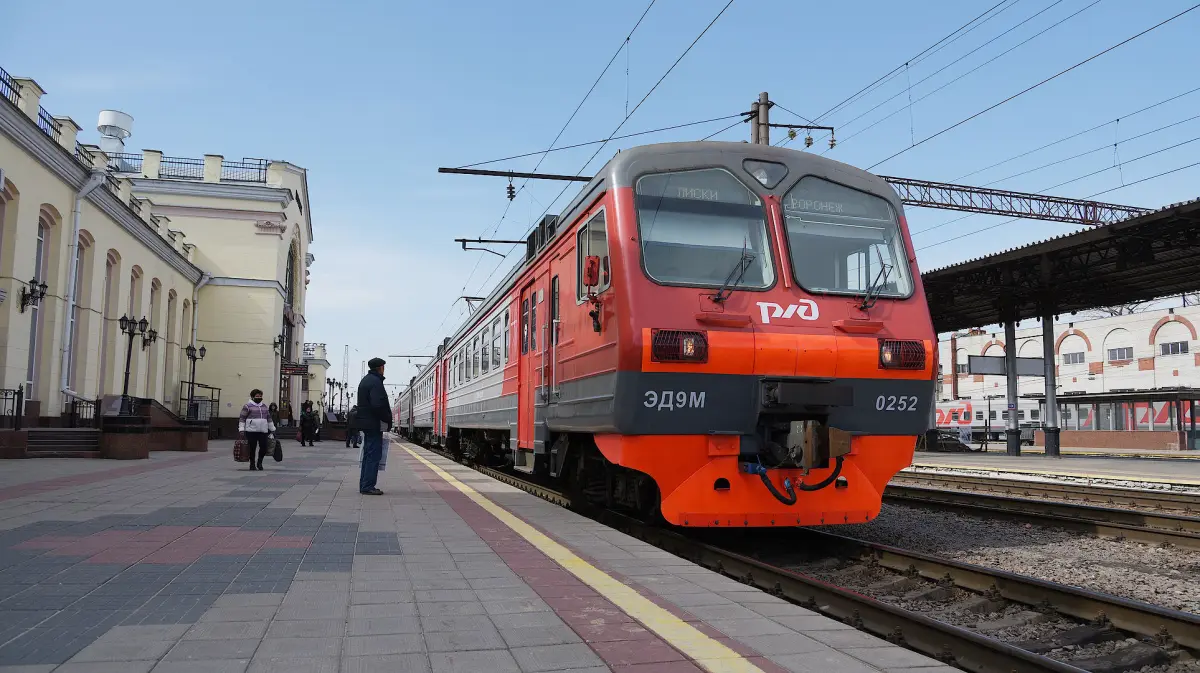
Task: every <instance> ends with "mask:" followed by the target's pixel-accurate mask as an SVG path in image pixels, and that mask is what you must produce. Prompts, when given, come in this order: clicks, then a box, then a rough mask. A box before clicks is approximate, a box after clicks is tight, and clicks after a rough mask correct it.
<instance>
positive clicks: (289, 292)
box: [283, 245, 296, 306]
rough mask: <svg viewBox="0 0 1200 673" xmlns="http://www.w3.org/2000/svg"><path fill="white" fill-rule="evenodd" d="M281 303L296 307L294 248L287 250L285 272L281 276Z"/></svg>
mask: <svg viewBox="0 0 1200 673" xmlns="http://www.w3.org/2000/svg"><path fill="white" fill-rule="evenodd" d="M283 303H284V304H287V305H288V306H295V305H296V246H294V245H293V246H292V247H291V248H289V249H288V257H287V272H286V273H285V274H284V276H283Z"/></svg>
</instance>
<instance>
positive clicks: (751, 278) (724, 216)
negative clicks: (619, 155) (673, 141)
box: [635, 168, 775, 289]
mask: <svg viewBox="0 0 1200 673" xmlns="http://www.w3.org/2000/svg"><path fill="white" fill-rule="evenodd" d="M635 192H636V194H637V209H638V227H639V230H640V233H641V239H642V263H643V265H644V266H645V269H646V273H647V274H648V275H649V276H650V278H651V279H652V280H654V281H656V282H659V283H665V284H671V285H687V286H692V287H721V286H722V285H723V284H725V283H726V282H729V285H728V287H729V288H730V289H737V288H743V289H747V288H748V289H764V288H768V287H770V286H771V285H772V284H774V282H775V268H774V265H773V264H772V262H771V249H770V246H769V244H768V242H767V219H766V216H767V213H766V209H765V208H764V207H763V203H762V200H761V199H759V198H758V196H757V195H755V194H754V192H751V191H750V190H749V189H747V188H746V186H745V185H744V184H742V183H741V182H740V181H739V180H738V179H737V178H735V177H734V176H733V174H731V173H729V172H728V171H725V170H722V169H716V168H714V169H706V170H697V171H680V172H675V173H658V174H654V175H647V176H644V177H642V178H639V179H638V181H637V185H636V187H635ZM743 271H744V272H743ZM739 275H740V278H738V276H739Z"/></svg>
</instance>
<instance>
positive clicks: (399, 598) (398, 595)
mask: <svg viewBox="0 0 1200 673" xmlns="http://www.w3.org/2000/svg"><path fill="white" fill-rule="evenodd" d="M417 593H422V592H417ZM415 600H418V599H416V598H415V597H414V595H413V592H412V591H355V592H354V593H352V594H350V604H351V605H378V604H380V603H412V602H414V601H415ZM472 600H474V597H472Z"/></svg>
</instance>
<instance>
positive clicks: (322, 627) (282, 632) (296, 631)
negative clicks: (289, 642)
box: [266, 619, 346, 638]
mask: <svg viewBox="0 0 1200 673" xmlns="http://www.w3.org/2000/svg"><path fill="white" fill-rule="evenodd" d="M345 632H346V622H345V621H343V620H341V619H304V620H298V621H286V622H285V621H273V622H271V624H270V626H268V627H267V635H266V637H268V638H335V637H337V638H340V637H341V636H342V635H344V634H345Z"/></svg>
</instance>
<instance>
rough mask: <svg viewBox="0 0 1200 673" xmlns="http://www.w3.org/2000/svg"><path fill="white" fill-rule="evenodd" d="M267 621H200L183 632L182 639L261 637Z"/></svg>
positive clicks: (264, 631)
mask: <svg viewBox="0 0 1200 673" xmlns="http://www.w3.org/2000/svg"><path fill="white" fill-rule="evenodd" d="M266 632H267V622H263V621H259V622H201V623H199V624H196V625H195V626H193V627H192V628H191V629H189V630H188V632H187V633H185V634H184V636H183V638H184V640H225V639H227V638H233V639H239V638H241V639H245V638H262V637H263V635H264V634H266Z"/></svg>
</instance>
